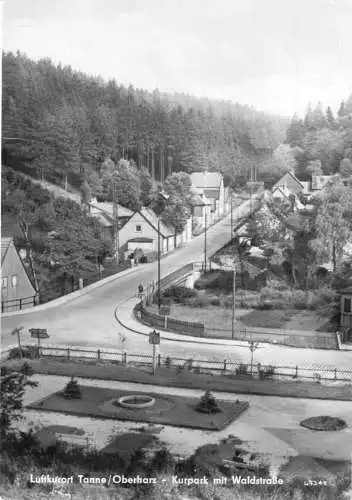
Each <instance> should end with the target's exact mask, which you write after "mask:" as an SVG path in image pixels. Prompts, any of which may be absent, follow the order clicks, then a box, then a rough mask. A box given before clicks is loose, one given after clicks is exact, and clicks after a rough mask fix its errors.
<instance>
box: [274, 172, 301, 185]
mask: <svg viewBox="0 0 352 500" xmlns="http://www.w3.org/2000/svg"><path fill="white" fill-rule="evenodd" d="M286 175H290V176H291V177H292V179H293V180H294V181H295V182H297V184H299V185H300V186H301V187H302V188H303V187H304V186H303V184H302V182H301V181H300V180H299V179H297V177H296V176H295V174H294V173H293V172H291V171H290V170H288V171H287V172H286V173H285V174H284V175H283V176H282V177H281V179H280V180H279V181H277V183H276V184H274V186H273V187H274V188H275V187H277V186H282V184H281V183H282V179H284V177H286Z"/></svg>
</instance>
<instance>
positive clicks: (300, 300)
mask: <svg viewBox="0 0 352 500" xmlns="http://www.w3.org/2000/svg"><path fill="white" fill-rule="evenodd" d="M292 304H293V306H294V307H295V308H296V309H306V308H307V294H306V292H304V291H303V290H296V291H295V292H293V297H292Z"/></svg>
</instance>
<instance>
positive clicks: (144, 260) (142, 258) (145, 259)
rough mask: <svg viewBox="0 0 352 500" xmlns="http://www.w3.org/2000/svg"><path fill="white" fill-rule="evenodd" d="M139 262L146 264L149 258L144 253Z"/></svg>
mask: <svg viewBox="0 0 352 500" xmlns="http://www.w3.org/2000/svg"><path fill="white" fill-rule="evenodd" d="M139 262H140V263H141V264H146V263H147V262H148V258H147V256H146V255H142V257H141V258H140V260H139Z"/></svg>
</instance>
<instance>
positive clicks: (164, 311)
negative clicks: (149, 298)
mask: <svg viewBox="0 0 352 500" xmlns="http://www.w3.org/2000/svg"><path fill="white" fill-rule="evenodd" d="M160 316H164V328H167V318H168V316H170V307H169V306H161V307H160Z"/></svg>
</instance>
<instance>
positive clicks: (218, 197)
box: [191, 171, 225, 218]
mask: <svg viewBox="0 0 352 500" xmlns="http://www.w3.org/2000/svg"><path fill="white" fill-rule="evenodd" d="M191 181H192V186H193V187H194V188H196V189H197V190H200V191H202V193H203V194H204V196H205V197H206V198H208V199H209V200H210V201H211V203H212V211H213V213H214V214H215V216H216V218H218V217H222V216H223V215H224V212H225V203H224V201H225V197H224V194H225V193H224V180H223V177H222V175H221V174H220V173H219V172H207V171H204V172H193V174H191Z"/></svg>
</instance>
